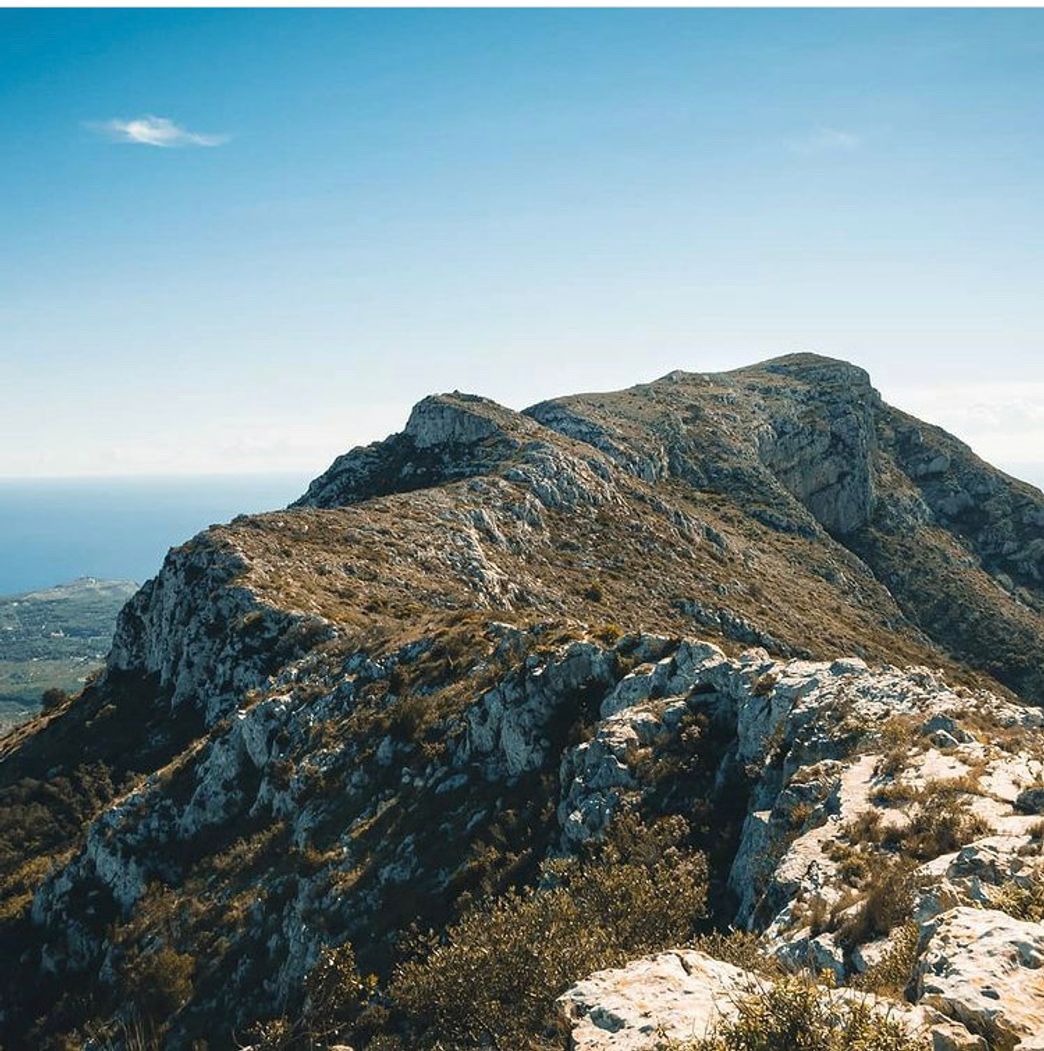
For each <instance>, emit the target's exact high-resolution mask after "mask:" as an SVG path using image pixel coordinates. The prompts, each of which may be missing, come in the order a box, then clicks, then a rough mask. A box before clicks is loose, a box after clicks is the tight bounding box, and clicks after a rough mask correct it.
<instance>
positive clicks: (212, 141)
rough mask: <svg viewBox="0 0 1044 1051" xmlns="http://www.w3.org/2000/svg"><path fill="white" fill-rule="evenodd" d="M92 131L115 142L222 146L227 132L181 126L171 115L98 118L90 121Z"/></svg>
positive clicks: (226, 139)
mask: <svg viewBox="0 0 1044 1051" xmlns="http://www.w3.org/2000/svg"><path fill="white" fill-rule="evenodd" d="M87 127H88V128H90V129H91V131H95V132H97V133H98V134H99V135H104V136H105V137H106V138H108V139H111V140H112V141H113V142H133V143H137V144H139V145H141V146H162V147H165V148H168V149H169V148H175V147H181V146H220V145H221V144H222V143H225V142H228V136H227V135H211V134H204V133H202V132H196V131H189V130H188V129H187V128H182V127H179V126H178V125H177V124H175V123H174V121H172V120H169V119H168V118H167V117H152V116H145V117H135V118H134V120H118V119H113V120H106V121H96V122H92V123H90V124H88V125H87Z"/></svg>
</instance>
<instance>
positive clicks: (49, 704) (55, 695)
mask: <svg viewBox="0 0 1044 1051" xmlns="http://www.w3.org/2000/svg"><path fill="white" fill-rule="evenodd" d="M68 699H69V695H68V694H67V693H66V692H65V690H60V689H58V687H57V686H52V687H51V688H50V689H49V690H44V692H43V694H41V696H40V707H41V708H42V709H43V710H44V711H45V712H52V711H54V709H55V708H57V707H58V706H59V705H62V704H64V703H65V702H66V701H67V700H68Z"/></svg>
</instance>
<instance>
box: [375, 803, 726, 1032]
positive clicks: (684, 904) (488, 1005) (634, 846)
mask: <svg viewBox="0 0 1044 1051" xmlns="http://www.w3.org/2000/svg"><path fill="white" fill-rule="evenodd" d="M678 833H679V826H678V824H677V823H676V822H674V821H667V822H663V823H661V826H660V827H657V828H654V829H652V830H647V829H644V828H641V827H640V826H639V825H638V824H637V823H636V822H634V821H632V820H628V819H624V820H622V821H619V822H618V823H617V826H616V828H615V829H614V831H613V835H612V837H611V841H610V842H608V843H607V844H606V845H605V846H604V847H603V849H602V850H601V851H600V853H599V854H598V856H596V857H593V858H590V859H588V860H586V861H583V862H555V863H551V864H549V865H546V866H545V867H544V870H543V880H542V884H541V886H539V887H537V888H529V889H525V890H512V891H509V892H508V893H507V894H505V895H503V896H502V897H499V898H496V899H493V900H487V901H483V902H480V903H478V904H476V905H474V906H472V907H471V908H469V909H467V910H466V911H465V912H464V914H463V915H462V916H461V917H460V919H459V920H457V921H456V922H455V923H453V924H451V925H450V926H449V928H448V929H447V930H446V932H445V935H444V937H443V938H441V939H438V938H435V937H434V936H429V938H428V939H426V940H425V941H424V942H422V943H421V944H420V945H419V946H418V948H419V949H420V952H419V954H418V957H417V958H416V959H414V960H412V961H409V962H407V963H404V964H402V965H401V966H399V967H398V968H397V970H396V971H395V973H394V975H393V978H392V981H391V983H390V985H389V988H388V1000H389V1003H390V1006H391V1009H392V1014H393V1017H397V1019H398V1022H399V1025H400V1028H403V1029H405V1030H406V1031H407V1033H409V1034H410V1035H411V1040H410V1041H409V1042H408V1043H409V1046H411V1047H435V1046H446V1047H453V1048H466V1047H495V1048H505V1049H511V1051H516V1049H518V1048H520V1047H522V1046H525V1045H526V1043H527V1041H528V1040H529V1039H530V1038H531V1037H534V1036H536V1035H537V1034H540V1033H543V1032H545V1031H547V1030H548V1029H549V1028H550V1027H551V1026H552V1024H553V1015H554V1001H555V999H556V997H558V996H559V995H560V994H561V993H563V992H564V991H565V990H566V989H567V988H568V987H569V986H570V985H571V984H572V983H573V982H575V981H577V980H578V979H580V978H582V977H584V976H586V975H588V974H590V973H591V972H592V971H597V970H599V969H601V968H605V967H611V966H617V965H619V964H621V963H623V962H625V960H626V959H628V958H629V957H632V956H635V955H639V954H641V953H643V952H651V951H654V950H657V949H662V948H665V947H667V946H669V945H671V944H678V943H682V942H685V941H687V940H689V938H690V937H691V936H692V933H693V929H694V925H695V923H696V922H697V920H699V919H700V918H701V917H702V916H703V914H704V908H705V899H706V889H707V870H706V864H705V862H704V859H703V857H702V855H698V854H691V853H687V852H685V851H683V850H681V849H680V848H679V847H678V842H677V841H678V838H679V834H678Z"/></svg>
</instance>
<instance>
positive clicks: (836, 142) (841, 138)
mask: <svg viewBox="0 0 1044 1051" xmlns="http://www.w3.org/2000/svg"><path fill="white" fill-rule="evenodd" d="M787 145H788V146H789V147H790V149H791V150H793V151H794V153H852V152H854V151H855V150H858V149H859V147H860V146H862V145H863V137H862V136H861V135H857V134H856V133H855V132H852V131H841V130H840V129H838V128H815V129H814V130H813V131H810V132H808V134H807V135H802V136H800V137H798V138H795V139H790V140H789V141H788V143H787Z"/></svg>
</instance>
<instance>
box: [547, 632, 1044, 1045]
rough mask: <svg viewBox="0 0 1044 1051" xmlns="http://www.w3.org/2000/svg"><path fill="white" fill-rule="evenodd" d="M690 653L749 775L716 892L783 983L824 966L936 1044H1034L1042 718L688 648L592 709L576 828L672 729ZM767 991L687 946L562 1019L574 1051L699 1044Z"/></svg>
mask: <svg viewBox="0 0 1044 1051" xmlns="http://www.w3.org/2000/svg"><path fill="white" fill-rule="evenodd" d="M644 645H645V646H646V647H649V646H653V645H655V644H654V643H652V642H651V640H646V642H645V643H644ZM693 652H698V653H699V654H700V655H699V657H698V658H697V660H696V664H695V666H694V668H693V671H692V679H691V682H692V685H693V687H697V686H699V685H702V684H706V683H708V682H709V683H713V685H714V688H715V692H714V693H713V694H711V695H710V696H709V697H707V696H706V695H702V694H700V693H699V692H698V691H697V693H696V696H697V697H702V700H701V701H700V702H699V703H701V704H709V705H714V704H718V703H721V702H722V699H723V698H729V701H728V702H726V703H730V704H732V705H734V706H735V708H734V712H735V719H736V729H737V736H736V741H735V754H734V761H735V762H737V763H739V764H741V765H742V766H743V767H744V769H746V770H747V771H748V772H750V773H752V774H753V773H755V771H756V774H755V776H756V783H755V787H754V789H753V791H752V795H751V802H750V809H749V813H748V816H747V818H746V821H745V822H744V826H743V832H742V836H741V841H740V846H739V850H738V851H737V854H736V858H735V861H734V863H733V866H732V870H731V873H730V877H729V882H730V885H731V887H732V889H733V891H734V892H735V894H736V896H737V899H738V902H739V907H738V910H737V915H736V920H737V923H738V924H739V925H740V926H742V927H744V928H747V929H750V930H754V931H761V932H763V941H762V947H763V950H764V951H765V953H766V955H767V956H768V957H769V958H770V959H771V960H772V961H773V962H777V963H778V964H779V965H780V973H787V972H795V971H799V970H802V969H807V970H809V971H810V972H811V973H813V974H815V973H818V974H820V975H821V976H822V977H824V978H825V979H826V983H827V988H826V989H825V990H824V995H827V996H832V997H841V998H852V997H857V998H860V999H862V1000H864V1001H865V1002H866V1003H868V1004H870V1005H871V1006H872V1008H873V1009H874V1010H875V1011H880V1012H882V1013H884V1014H885V1015H887V1016H888V1017H890V1018H892V1019H896V1020H900V1021H902V1022H903V1024H904V1025H906V1026H908V1028H909V1030H910V1031H911V1033H916V1034H924V1035H925V1036H926V1038H928V1039H930V1044H929V1046H931V1047H932V1048H933V1051H971V1049H979V1051H987V1049H1002V1051H1010V1049H1013V1048H1019V1049H1022V1051H1031V1049H1039V1048H1044V970H1042V969H1041V968H1042V965H1044V925H1042V924H1041V923H1040V922H1039V921H1040V919H1041V916H1042V912H1044V857H1042V856H1041V854H1042V839H1044V822H1042V821H1041V818H1040V816H1039V815H1040V814H1041V813H1044V786H1042V784H1041V780H1042V775H1044V753H1042V744H1044V737H1042V734H1041V725H1042V713H1041V712H1040V711H1039V710H1036V709H1026V708H1023V707H1020V706H1017V705H1013V704H1010V703H1007V702H1003V701H1001V700H999V699H998V698H995V697H992V696H990V695H987V694H983V693H976V694H975V695H974V697H972V696H970V695H968V694H966V693H965V692H963V691H959V692H954V691H952V690H950V689H949V688H948V687H947V686H946V685H945V684H944V683H943V682H942V681H941V680H940V679H939V678H937V677H936V676H935V675H933V674H932V673H930V672H928V671H926V670H923V669H913V670H907V671H904V672H899V671H895V670H890V669H884V670H877V671H871V670H870V669H868V668H867V667H866V666H865V665H864V664H863V663H862V662H861V661H857V660H844V661H836V662H834V663H832V664H822V663H812V662H807V661H791V662H787V663H777V662H772V661H769V660H766V659H765V656H764V654H762V653H759V652H758V651H750V652H748V653H745V654H744V655H743V656H742V658H741V659H740V660H739V661H738V662H735V661H729V660H727V659H725V658H724V656H723V655H721V654H719V653H715V652H714V651H713V649H712V648H711V647H703V646H694V645H693V644H689V643H683V644H682V646H681V647H680V648H679V651H677V652H676V653H675V654H674V655H673V656H672V657H669V658H664V659H661V660H660V661H657V662H655V663H653V664H650V665H648V666H646V667H644V668H640V669H637V670H636V671H635V672H633V673H632V675H630V676H628V677H627V678H626V679H624V680H623V681H622V682H621V683H620V684H619V685H618V686H617V688H616V690H615V691H614V692H613V694H612V695H611V696H610V697H608V698H607V699H606V701H604V702H603V705H602V711H603V714H605V715H607V717H606V718H605V719H604V720H603V722H602V724H601V725H600V727H599V729H598V732H597V733H596V735H595V737H594V738H593V740H592V741H591V742H590V744H588V745H585V746H581V748H580V749H578V753H579V754H578V755H577V756H576V757H574V759H573V762H574V764H576V769H577V772H576V774H575V775H574V778H573V782H572V788H571V795H570V797H569V798H570V800H571V801H570V802H567V803H566V804H565V806H564V811H565V812H564V813H563V815H562V816H563V817H564V818H565V821H564V825H565V829H566V832H567V835H568V834H569V830H570V829H571V828H572V827H577V828H584V827H586V826H587V825H588V824H589V820H586V821H585V817H584V815H585V814H588V815H589V814H591V813H595V814H597V815H599V820H601V819H602V815H603V814H604V811H605V809H606V808H608V807H610V806H611V800H612V799H613V798H614V790H619V789H621V788H630V787H633V786H634V784H635V778H634V774H633V770H632V767H633V760H634V757H636V756H637V755H639V754H640V752H641V748H642V746H643V744H647V743H648V742H652V741H655V740H657V736H658V735H662V734H664V733H665V732H667V733H669V732H670V731H669V730H665V727H667V726H669V725H670V723H671V722H672V721H674V720H676V718H677V716H676V711H677V706H678V704H679V701H678V700H673V699H671V698H669V697H662V696H657V694H658V693H659V692H662V691H663V690H664V689H665V690H667V691H668V692H669V691H672V690H673V689H675V688H676V686H677V682H675V681H673V679H672V676H673V675H676V674H677V668H678V664H679V661H682V662H684V661H685V660H686V659H687V656H688V655H689V654H692V653H693ZM697 669H698V670H697ZM658 684H659V689H658ZM690 703H691V695H690ZM621 705H622V706H621ZM618 706H620V707H619V710H616V709H617V708H618ZM659 744H660V745H661V746H662V744H663V741H662V739H661V740H660V741H659ZM577 760H579V762H578V761H577ZM609 786H614V787H609ZM918 862H919V863H918ZM770 973H771V972H770ZM772 980H773V979H772V978H771V977H766V972H765V970H764V969H760V968H759V973H753V972H751V971H749V970H744V969H742V968H739V967H736V966H733V965H732V964H730V963H726V962H723V961H722V960H719V959H714V958H712V957H711V956H709V955H707V954H706V953H704V952H699V951H694V950H686V949H679V950H677V951H672V952H666V953H660V954H658V955H654V956H649V957H646V958H643V959H640V960H636V961H634V962H632V963H630V964H628V965H627V966H625V967H622V968H618V969H613V970H608V971H603V972H599V973H598V974H595V975H592V976H591V977H589V978H588V979H586V980H585V981H583V982H580V983H579V984H578V985H576V986H575V987H573V988H572V989H571V990H569V992H567V993H566V994H565V995H564V996H563V997H562V998H561V999H560V1001H559V1006H560V1011H561V1015H562V1019H563V1024H564V1025H565V1026H566V1027H567V1028H568V1029H569V1031H570V1032H571V1040H572V1046H573V1047H574V1048H575V1049H576V1051H602V1049H610V1048H611V1049H614V1051H645V1049H653V1048H659V1047H664V1046H667V1045H665V1043H664V1042H665V1041H669V1040H675V1041H686V1040H693V1039H696V1038H701V1037H704V1036H706V1035H708V1034H710V1033H711V1032H712V1031H713V1030H714V1028H715V1027H716V1026H717V1025H719V1024H720V1023H721V1022H722V1021H723V1020H727V1019H729V1018H730V1017H732V1016H733V1015H734V1014H735V1011H736V1004H737V1003H738V1002H740V1001H741V1000H742V999H743V997H744V996H746V995H750V994H751V993H752V992H757V991H758V990H763V989H764V988H765V987H766V985H771V983H772ZM889 985H890V986H891V988H890V989H888V992H889V993H890V994H891V995H887V996H882V995H876V996H875V995H874V994H872V993H869V992H866V991H865V990H866V989H869V988H874V987H876V988H879V989H880V988H881V987H887V986H889ZM830 987H834V988H833V989H832V990H831V989H830Z"/></svg>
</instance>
